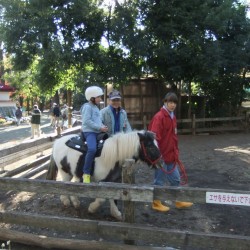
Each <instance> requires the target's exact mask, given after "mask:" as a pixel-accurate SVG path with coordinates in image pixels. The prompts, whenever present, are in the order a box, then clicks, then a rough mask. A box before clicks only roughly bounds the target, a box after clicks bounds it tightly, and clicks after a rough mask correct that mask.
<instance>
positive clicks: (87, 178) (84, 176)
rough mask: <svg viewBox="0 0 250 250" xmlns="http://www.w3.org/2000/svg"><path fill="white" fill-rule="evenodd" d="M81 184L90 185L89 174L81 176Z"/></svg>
mask: <svg viewBox="0 0 250 250" xmlns="http://www.w3.org/2000/svg"><path fill="white" fill-rule="evenodd" d="M83 183H86V184H88V183H90V175H89V174H84V175H83Z"/></svg>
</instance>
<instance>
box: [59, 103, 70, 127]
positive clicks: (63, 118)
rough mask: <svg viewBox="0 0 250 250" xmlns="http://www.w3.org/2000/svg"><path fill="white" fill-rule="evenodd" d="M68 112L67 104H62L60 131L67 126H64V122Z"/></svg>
mask: <svg viewBox="0 0 250 250" xmlns="http://www.w3.org/2000/svg"><path fill="white" fill-rule="evenodd" d="M68 112H69V108H68V106H67V104H64V105H63V108H62V110H61V113H62V123H61V129H62V130H63V129H64V128H66V127H67V126H68V125H65V122H66V121H67V120H68ZM64 125H65V126H64Z"/></svg>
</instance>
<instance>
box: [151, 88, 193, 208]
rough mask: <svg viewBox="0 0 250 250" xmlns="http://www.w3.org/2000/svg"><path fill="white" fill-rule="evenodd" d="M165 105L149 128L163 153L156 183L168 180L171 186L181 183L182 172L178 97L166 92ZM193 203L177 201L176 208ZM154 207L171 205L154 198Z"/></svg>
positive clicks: (156, 175) (161, 184) (186, 206)
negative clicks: (180, 166) (177, 117)
mask: <svg viewBox="0 0 250 250" xmlns="http://www.w3.org/2000/svg"><path fill="white" fill-rule="evenodd" d="M163 102H164V105H163V106H162V108H161V109H160V111H158V113H156V114H155V115H154V117H153V118H152V120H151V122H150V124H149V127H148V129H149V130H150V131H152V132H154V133H155V135H156V140H157V143H158V146H159V149H160V152H161V155H162V160H163V168H164V169H156V170H155V178H154V185H160V186H163V185H164V184H165V183H166V181H167V180H168V181H169V183H170V185H171V186H179V185H180V179H181V178H180V173H179V169H178V166H177V164H178V162H179V149H178V138H177V122H176V117H175V114H174V111H175V108H176V106H177V102H178V98H177V95H176V94H175V93H173V92H169V93H167V94H166V96H165V98H164V100H163ZM192 205H193V203H191V202H183V201H176V202H175V206H176V208H179V209H181V208H188V207H191V206H192ZM152 208H153V209H154V210H156V211H160V212H167V211H169V209H170V208H169V207H167V206H165V205H163V204H162V203H161V201H160V200H154V201H153V204H152Z"/></svg>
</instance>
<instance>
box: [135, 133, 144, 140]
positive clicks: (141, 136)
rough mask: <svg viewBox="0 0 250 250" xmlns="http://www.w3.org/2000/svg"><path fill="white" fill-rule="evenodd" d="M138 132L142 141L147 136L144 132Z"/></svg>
mask: <svg viewBox="0 0 250 250" xmlns="http://www.w3.org/2000/svg"><path fill="white" fill-rule="evenodd" d="M137 134H138V136H139V138H140V141H142V140H143V139H144V138H145V135H144V133H141V132H138V133H137Z"/></svg>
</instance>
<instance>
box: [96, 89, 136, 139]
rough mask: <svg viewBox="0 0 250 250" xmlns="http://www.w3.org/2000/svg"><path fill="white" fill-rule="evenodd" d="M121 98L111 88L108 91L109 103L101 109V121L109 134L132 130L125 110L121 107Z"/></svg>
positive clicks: (117, 92) (118, 93)
mask: <svg viewBox="0 0 250 250" xmlns="http://www.w3.org/2000/svg"><path fill="white" fill-rule="evenodd" d="M121 98H122V96H121V94H120V92H119V91H117V90H113V91H112V92H110V93H109V105H108V106H107V107H105V108H103V109H101V115H102V122H103V124H105V125H106V126H107V127H108V131H107V133H108V135H109V136H111V135H114V134H116V133H119V132H124V133H127V132H130V131H132V128H131V126H130V123H129V121H128V117H127V112H126V111H125V110H124V109H123V108H122V107H121Z"/></svg>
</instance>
